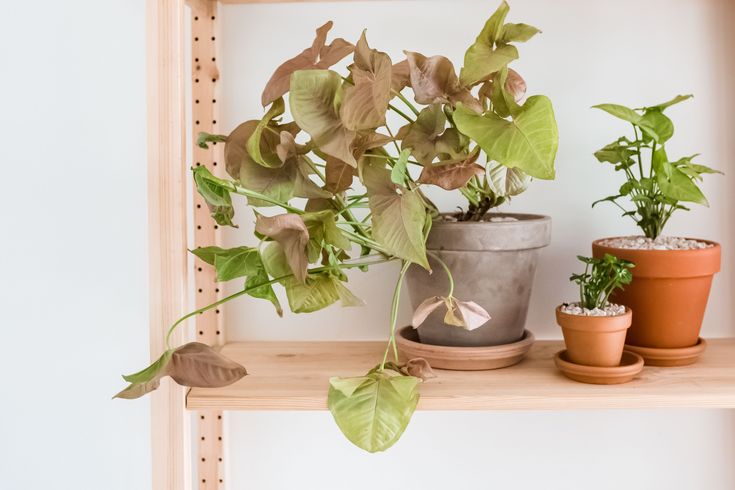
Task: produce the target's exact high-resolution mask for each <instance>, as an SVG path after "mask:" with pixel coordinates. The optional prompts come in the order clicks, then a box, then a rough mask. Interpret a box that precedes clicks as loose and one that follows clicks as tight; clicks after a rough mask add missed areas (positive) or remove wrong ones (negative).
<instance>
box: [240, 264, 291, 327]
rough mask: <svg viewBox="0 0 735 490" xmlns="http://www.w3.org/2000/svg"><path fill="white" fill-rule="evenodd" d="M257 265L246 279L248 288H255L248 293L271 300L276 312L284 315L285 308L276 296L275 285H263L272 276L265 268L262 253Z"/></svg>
mask: <svg viewBox="0 0 735 490" xmlns="http://www.w3.org/2000/svg"><path fill="white" fill-rule="evenodd" d="M256 265H257V267H256V270H255V272H252V273H250V274H249V275H248V278H247V280H246V281H245V288H246V289H251V288H253V289H251V290H250V292H248V295H249V296H252V297H253V298H260V299H265V300H268V301H270V302H271V303H272V304H273V307H274V308H275V309H276V313H277V314H278V316H283V308H282V307H281V302H280V301H279V300H278V297H277V296H276V292H275V291H274V290H273V286H272V285H271V284H268V285H263V284H265V283H266V282H268V281H269V279H270V278H269V277H268V273H267V272H266V270H265V266H264V264H263V261H262V259H261V257H260V255H258V261H257V264H256ZM256 286H257V287H256Z"/></svg>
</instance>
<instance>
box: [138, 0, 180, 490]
mask: <svg viewBox="0 0 735 490" xmlns="http://www.w3.org/2000/svg"><path fill="white" fill-rule="evenodd" d="M146 10H147V11H146V36H147V39H146V48H147V49H146V54H147V59H146V68H147V103H148V140H147V151H148V241H149V260H150V262H149V280H150V290H149V296H150V299H149V301H150V313H149V314H150V327H149V329H150V351H151V359H156V358H158V357H159V356H160V355H161V353H162V352H163V351H164V349H165V345H164V338H165V336H166V331H167V330H168V327H169V325H171V324H172V323H173V322H174V321H175V320H176V319H178V318H179V317H181V316H182V315H183V314H184V313H186V310H187V309H188V308H189V305H188V304H187V303H188V283H187V258H186V245H187V242H186V238H187V220H186V216H187V209H186V207H187V205H186V178H187V172H186V166H185V164H184V157H185V155H186V151H185V144H186V137H185V127H186V124H185V123H186V111H185V107H186V106H185V103H184V87H185V85H184V2H183V0H148V2H147V7H146ZM186 340H187V336H186V329H185V328H180V329H179V330H178V331H177V332H176V334H175V335H174V337H173V342H174V344H176V345H178V344H181V343H184V342H185V341H186ZM185 396H186V392H185V390H184V389H183V388H182V387H180V386H178V385H177V384H175V383H174V382H172V381H171V380H170V379H168V378H166V379H164V380H163V381H162V382H161V387H160V388H159V389H158V390H157V391H155V392H153V393H152V394H151V459H152V475H153V487H152V488H154V489H155V490H182V489H183V490H187V489H190V488H191V459H190V451H189V447H190V444H191V439H190V437H191V421H190V415H189V414H188V413H187V412H186V411H185V410H184V409H183V406H184V402H185Z"/></svg>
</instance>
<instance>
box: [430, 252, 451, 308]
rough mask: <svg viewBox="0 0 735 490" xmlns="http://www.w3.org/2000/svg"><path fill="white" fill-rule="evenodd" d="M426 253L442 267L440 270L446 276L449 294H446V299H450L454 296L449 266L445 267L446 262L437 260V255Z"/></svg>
mask: <svg viewBox="0 0 735 490" xmlns="http://www.w3.org/2000/svg"><path fill="white" fill-rule="evenodd" d="M427 253H428V255H431V256H432V257H433V258H434V260H436V261H437V262H439V265H441V266H442V269H444V272H445V273H446V274H447V279H449V293H448V294H447V298H451V297H452V295H453V294H454V278H453V277H452V271H450V270H449V266H447V264H446V262H444V261H443V260H442V259H440V258H439V255H438V254H435V253H433V252H427Z"/></svg>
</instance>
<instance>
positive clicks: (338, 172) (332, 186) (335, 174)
mask: <svg viewBox="0 0 735 490" xmlns="http://www.w3.org/2000/svg"><path fill="white" fill-rule="evenodd" d="M324 172H325V176H324V177H325V180H326V182H325V184H324V188H325V189H326V190H328V191H329V192H331V193H332V194H338V193H340V192H344V191H346V190H347V189H349V188H350V186H351V185H352V179H353V178H354V176H355V168H354V167H352V166H350V165H347V164H346V163H345V162H343V161H342V160H339V159H337V158H334V157H330V156H328V157H327V161H326V168H325V169H324Z"/></svg>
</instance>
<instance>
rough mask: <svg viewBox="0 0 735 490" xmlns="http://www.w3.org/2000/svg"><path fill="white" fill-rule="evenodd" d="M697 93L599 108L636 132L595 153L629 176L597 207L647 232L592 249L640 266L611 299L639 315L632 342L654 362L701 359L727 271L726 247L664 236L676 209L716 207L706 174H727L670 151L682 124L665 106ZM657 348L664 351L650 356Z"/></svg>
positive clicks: (606, 241)
mask: <svg viewBox="0 0 735 490" xmlns="http://www.w3.org/2000/svg"><path fill="white" fill-rule="evenodd" d="M689 98H691V95H685V96H682V95H680V96H677V97H675V98H673V99H672V100H669V101H667V102H664V103H661V104H657V105H654V106H650V107H643V108H638V109H630V108H628V107H625V106H621V105H617V104H601V105H598V106H595V108H598V109H601V110H603V111H605V112H607V113H609V114H611V115H613V116H615V117H617V118H618V119H622V120H623V121H626V122H627V123H629V124H630V125H631V126H632V129H633V135H632V137H627V136H622V137H620V138H618V139H617V140H615V141H614V142H612V143H610V144H609V145H607V146H605V147H604V148H602V149H601V150H599V151H597V152H596V153H595V157H596V158H597V159H598V160H599V161H600V162H603V163H609V164H611V165H612V166H613V168H614V169H615V170H616V171H618V172H620V173H622V174H623V175H624V177H625V179H624V182H623V184H622V185H621V187H620V189H619V190H618V192H617V194H615V195H612V196H609V197H606V198H604V199H601V200H600V201H597V202H595V203H594V204H593V206H595V205H596V204H597V203H600V202H610V203H612V204H614V205H616V206H618V207H619V208H620V209H621V210H622V211H623V216H626V217H629V218H631V219H632V220H633V221H635V223H636V225H638V227H639V228H640V229H641V231H642V232H643V236H632V237H615V238H605V239H601V240H596V241H594V242H593V243H592V252H593V256H595V257H603V256H604V255H605V254H613V255H616V256H618V257H620V258H623V259H625V260H629V261H631V262H634V263H635V264H636V268H635V270H634V271H633V275H634V277H635V281H633V283H632V284H631V286H630V287H628V288H626V289H625V290H622V291H617V292H615V293H614V294H613V295H612V298H611V299H612V300H613V301H615V302H617V303H621V304H624V305H626V306H628V307H630V308H631V309H632V310H633V311H634V312H635V315H634V318H633V324H632V326H631V328H630V329H629V330H628V336H627V344H628V345H629V349H631V350H636V352H639V353H640V354H641V355H643V356H644V358H646V362H647V363H649V364H661V365H663V364H667V363H673V364H685V363H689V362H693V361H694V360H696V356H692V355H691V353H689V350H691V348H693V347H694V346H697V345H699V346H700V347H701V349H703V348H704V344H703V343H702V342H703V341H701V340H700V339H699V332H700V329H701V326H702V319H703V317H704V312H705V309H706V306H707V299H708V297H709V291H710V287H711V284H712V278H713V276H714V274H715V273H716V272H718V271H719V270H720V253H721V250H720V245H719V244H717V243H715V242H712V241H709V240H701V239H692V238H680V237H668V236H665V235H663V231H664V227H665V226H666V224H667V223H668V221H669V219H670V218H671V216H672V215H673V213H674V212H676V211H680V210H683V211H686V210H688V208H687V207H686V206H685V205H684V203H694V204H700V205H705V206H707V205H708V202H707V199H706V198H705V196H704V194H703V193H702V191H701V190H700V188H699V186H698V185H697V183H698V182H699V181H701V180H702V177H703V175H705V174H712V173H720V172H719V171H717V170H713V169H712V168H710V167H707V166H705V165H701V164H699V163H695V162H694V159H695V158H696V156H697V155H691V156H687V157H683V158H678V159H673V158H670V157H669V155H668V154H667V152H666V148H665V144H666V143H667V141H668V140H669V139H670V138H671V137H672V136H673V134H674V125H673V123H672V121H671V120H670V119H669V118H668V117H667V116H666V115H664V111H665V110H666V109H668V108H669V107H671V106H673V105H675V104H678V103H680V102H683V101H685V100H687V99H689ZM650 349H653V351H651V352H654V353H655V352H657V354H655V355H652V356H647V354H646V352H649V350H650ZM669 349H670V350H671V351H670V352H669V353H666V350H669ZM677 350H681V353H682V355H683V357H682V358H681V359H680V361H681V362H677V354H676V352H677ZM665 358H668V359H669V360H668V361H666V360H664V359H665ZM657 359H658V360H657Z"/></svg>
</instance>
